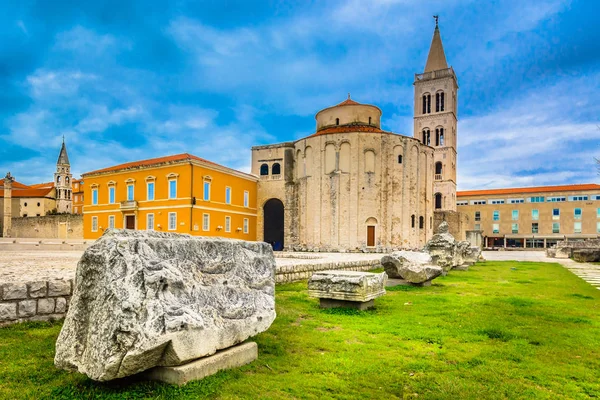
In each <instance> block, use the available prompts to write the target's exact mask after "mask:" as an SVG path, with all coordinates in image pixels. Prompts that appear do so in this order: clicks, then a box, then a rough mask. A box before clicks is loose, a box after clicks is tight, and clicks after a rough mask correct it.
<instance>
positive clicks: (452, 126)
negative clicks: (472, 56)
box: [414, 15, 458, 211]
mask: <svg viewBox="0 0 600 400" xmlns="http://www.w3.org/2000/svg"><path fill="white" fill-rule="evenodd" d="M434 18H435V30H434V31H433V39H432V41H431V47H430V49H429V56H428V57H427V63H426V64H425V71H424V72H423V73H422V74H415V83H414V86H415V117H414V121H415V125H414V137H415V138H417V139H419V140H420V141H421V142H422V143H424V144H426V145H429V146H431V147H433V148H435V152H434V155H433V162H434V169H435V176H434V179H435V180H434V184H433V193H434V198H433V201H434V211H456V156H457V153H456V147H457V132H456V128H457V121H458V120H457V115H458V101H457V100H458V97H457V96H458V81H457V79H456V74H455V73H454V70H453V69H452V67H448V63H447V62H446V55H445V53H444V46H443V45H442V38H441V36H440V30H439V27H438V16H437V15H436V16H434Z"/></svg>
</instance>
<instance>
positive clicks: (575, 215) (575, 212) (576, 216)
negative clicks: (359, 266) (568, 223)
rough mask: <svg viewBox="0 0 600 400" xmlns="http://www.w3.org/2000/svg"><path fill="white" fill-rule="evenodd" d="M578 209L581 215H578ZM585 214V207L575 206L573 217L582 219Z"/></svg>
mask: <svg viewBox="0 0 600 400" xmlns="http://www.w3.org/2000/svg"><path fill="white" fill-rule="evenodd" d="M577 210H579V215H577ZM582 215H583V209H582V208H579V207H577V208H574V209H573V218H574V219H581V216H582Z"/></svg>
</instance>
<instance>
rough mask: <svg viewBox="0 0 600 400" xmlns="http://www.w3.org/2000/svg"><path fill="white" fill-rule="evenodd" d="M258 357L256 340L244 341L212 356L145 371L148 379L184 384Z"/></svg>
mask: <svg viewBox="0 0 600 400" xmlns="http://www.w3.org/2000/svg"><path fill="white" fill-rule="evenodd" d="M257 358H258V346H257V345H256V343H255V342H249V343H243V344H240V345H237V346H233V347H229V348H228V349H225V350H221V351H218V352H217V353H215V354H213V355H212V356H208V357H203V358H199V359H198V360H195V361H192V362H190V363H187V364H184V365H178V366H175V367H155V368H152V369H150V370H148V371H147V372H145V373H144V376H145V377H147V378H148V379H152V380H155V381H161V382H166V383H170V384H171V385H184V384H186V383H187V382H190V381H193V380H198V379H202V378H205V377H207V376H210V375H213V374H216V373H217V372H219V371H222V370H225V369H230V368H236V367H241V366H243V365H246V364H250V363H251V362H252V361H254V360H256V359H257Z"/></svg>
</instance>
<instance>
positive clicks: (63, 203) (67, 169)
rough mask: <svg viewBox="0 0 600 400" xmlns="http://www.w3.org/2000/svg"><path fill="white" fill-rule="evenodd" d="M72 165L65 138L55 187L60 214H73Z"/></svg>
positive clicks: (55, 175)
mask: <svg viewBox="0 0 600 400" xmlns="http://www.w3.org/2000/svg"><path fill="white" fill-rule="evenodd" d="M71 180H72V175H71V164H69V156H68V155H67V146H65V138H64V136H63V142H62V147H61V148H60V154H59V155H58V161H57V162H56V172H55V173H54V187H55V188H56V211H57V212H59V213H69V214H71V213H73V207H72V205H73V199H72V197H73V196H72V195H73V187H72V182H71Z"/></svg>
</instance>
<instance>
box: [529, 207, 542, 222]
mask: <svg viewBox="0 0 600 400" xmlns="http://www.w3.org/2000/svg"><path fill="white" fill-rule="evenodd" d="M531 220H532V221H539V220H540V210H538V209H533V210H531Z"/></svg>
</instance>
